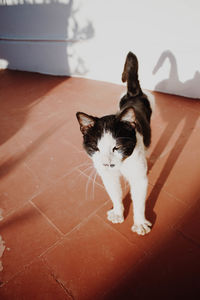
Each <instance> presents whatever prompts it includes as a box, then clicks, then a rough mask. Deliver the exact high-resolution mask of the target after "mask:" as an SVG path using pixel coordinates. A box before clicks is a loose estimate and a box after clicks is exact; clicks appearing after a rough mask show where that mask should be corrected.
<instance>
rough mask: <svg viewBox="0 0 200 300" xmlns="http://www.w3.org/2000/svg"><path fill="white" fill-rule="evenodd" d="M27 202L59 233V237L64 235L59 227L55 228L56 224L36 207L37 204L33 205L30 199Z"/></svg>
mask: <svg viewBox="0 0 200 300" xmlns="http://www.w3.org/2000/svg"><path fill="white" fill-rule="evenodd" d="M29 203H30V204H31V205H32V206H33V207H34V208H35V209H36V210H37V211H38V212H39V213H40V214H41V215H42V216H43V217H44V218H45V219H46V221H47V222H48V223H49V224H50V225H51V226H52V227H53V228H54V229H55V230H56V231H57V232H58V233H59V234H60V236H61V237H63V236H64V234H63V233H62V232H61V231H60V229H59V228H57V226H56V225H55V224H54V223H53V222H52V221H51V220H50V219H49V218H48V217H47V216H46V215H45V213H43V212H42V211H41V210H40V209H39V208H38V207H37V205H35V203H34V202H33V201H32V200H30V201H29Z"/></svg>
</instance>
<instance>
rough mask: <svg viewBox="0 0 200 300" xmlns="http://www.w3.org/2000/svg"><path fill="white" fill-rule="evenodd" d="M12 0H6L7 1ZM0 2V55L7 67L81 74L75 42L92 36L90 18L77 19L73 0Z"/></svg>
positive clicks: (83, 66) (80, 64) (80, 58)
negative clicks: (2, 3) (3, 3)
mask: <svg viewBox="0 0 200 300" xmlns="http://www.w3.org/2000/svg"><path fill="white" fill-rule="evenodd" d="M10 2H11V3H12V1H9V3H10ZM16 3H17V1H13V5H4V6H1V11H0V28H1V36H0V42H1V44H0V47H1V58H2V59H5V60H6V61H7V62H8V64H9V65H8V67H9V68H10V69H17V70H27V71H34V72H40V73H47V74H54V75H72V74H73V75H74V74H75V75H84V74H86V73H87V68H86V66H85V63H84V60H83V58H82V57H80V56H79V55H78V54H77V53H76V45H75V44H77V43H80V42H83V41H86V40H88V39H90V38H92V37H93V36H94V29H93V26H92V23H91V22H90V21H87V22H83V21H82V22H80V20H79V18H78V17H77V15H78V12H79V8H74V1H73V0H63V1H61V0H48V1H45V0H41V1H39V3H38V2H37V1H35V2H34V1H33V2H32V4H30V3H28V2H26V1H24V0H22V1H18V4H16Z"/></svg>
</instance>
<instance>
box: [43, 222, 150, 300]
mask: <svg viewBox="0 0 200 300" xmlns="http://www.w3.org/2000/svg"><path fill="white" fill-rule="evenodd" d="M143 257H144V254H143V253H142V252H140V251H139V250H138V249H137V247H135V246H133V245H132V244H131V243H129V242H128V241H127V240H126V239H125V238H124V237H123V236H121V234H119V233H117V232H116V231H115V230H113V229H112V228H111V227H110V226H108V225H107V224H105V223H104V222H102V221H101V219H100V218H98V217H97V216H93V217H92V218H90V219H89V220H88V222H86V223H84V225H83V226H81V227H79V228H78V229H77V230H75V231H73V232H72V233H71V234H70V235H68V239H66V240H65V241H63V242H62V243H61V244H60V245H59V246H57V247H56V248H54V249H53V250H51V251H50V252H49V253H47V254H45V257H44V258H45V260H46V262H47V264H48V266H49V267H51V269H52V272H53V273H54V274H55V276H56V278H59V279H60V280H62V282H63V284H64V285H65V287H67V289H68V290H69V291H70V293H71V294H72V295H73V297H74V299H76V300H78V299H81V300H86V299H94V298H95V299H102V297H103V295H104V294H105V293H106V292H107V291H108V290H109V289H110V288H111V287H112V286H113V285H114V284H115V283H116V282H117V281H119V280H120V278H121V276H123V275H124V274H126V272H127V271H128V270H129V269H130V268H131V269H132V270H134V268H135V266H136V265H137V263H138V262H139V261H140V260H141V259H142V258H143Z"/></svg>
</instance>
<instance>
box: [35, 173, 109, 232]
mask: <svg viewBox="0 0 200 300" xmlns="http://www.w3.org/2000/svg"><path fill="white" fill-rule="evenodd" d="M106 200H107V195H106V193H105V191H104V189H103V188H102V187H101V186H100V185H98V184H96V183H94V182H93V180H92V179H91V177H87V176H85V175H83V174H82V173H80V172H79V171H77V170H74V171H73V169H72V172H69V174H68V175H66V176H65V177H64V178H62V179H61V180H59V181H58V182H57V183H56V184H55V185H53V186H52V187H51V188H49V189H47V190H46V191H44V192H43V193H41V194H40V195H38V196H37V197H36V198H34V199H33V200H32V201H33V202H34V203H35V205H37V207H38V208H39V209H40V210H41V211H42V212H43V213H44V214H45V215H46V216H47V217H48V218H49V219H50V220H51V221H52V222H53V223H54V224H55V225H56V226H57V227H58V228H59V230H61V231H62V232H63V233H67V232H69V231H70V230H72V229H73V228H74V227H75V226H77V225H78V224H79V223H80V222H82V221H83V220H84V218H87V217H88V216H89V215H90V214H91V213H92V212H94V211H95V210H96V209H98V208H99V207H100V206H101V205H103V204H104V203H105V201H106Z"/></svg>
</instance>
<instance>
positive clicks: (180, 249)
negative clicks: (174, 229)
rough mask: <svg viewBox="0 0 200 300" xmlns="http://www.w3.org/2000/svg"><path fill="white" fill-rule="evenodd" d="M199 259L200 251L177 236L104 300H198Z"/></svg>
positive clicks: (131, 273) (127, 277)
mask: <svg viewBox="0 0 200 300" xmlns="http://www.w3.org/2000/svg"><path fill="white" fill-rule="evenodd" d="M198 257H199V247H197V246H196V245H195V244H193V243H191V242H190V241H188V240H187V239H185V238H184V237H182V236H181V235H180V234H177V233H174V234H172V235H171V236H170V237H169V238H167V239H166V241H165V243H164V244H163V247H162V248H160V249H158V251H155V252H154V254H153V255H149V256H147V257H146V258H145V259H144V260H143V261H142V262H141V264H139V265H138V266H137V268H136V270H134V271H132V272H130V273H129V274H127V276H125V277H124V279H123V280H121V282H119V283H118V285H116V287H115V288H114V289H113V291H112V292H110V293H109V294H108V295H107V296H106V297H104V300H109V299H117V300H121V299H125V300H131V299H138V300H143V299H146V298H148V297H151V299H164V300H168V299H190V298H192V299H198V298H199V295H200V287H199V267H200V263H199V259H198Z"/></svg>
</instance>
